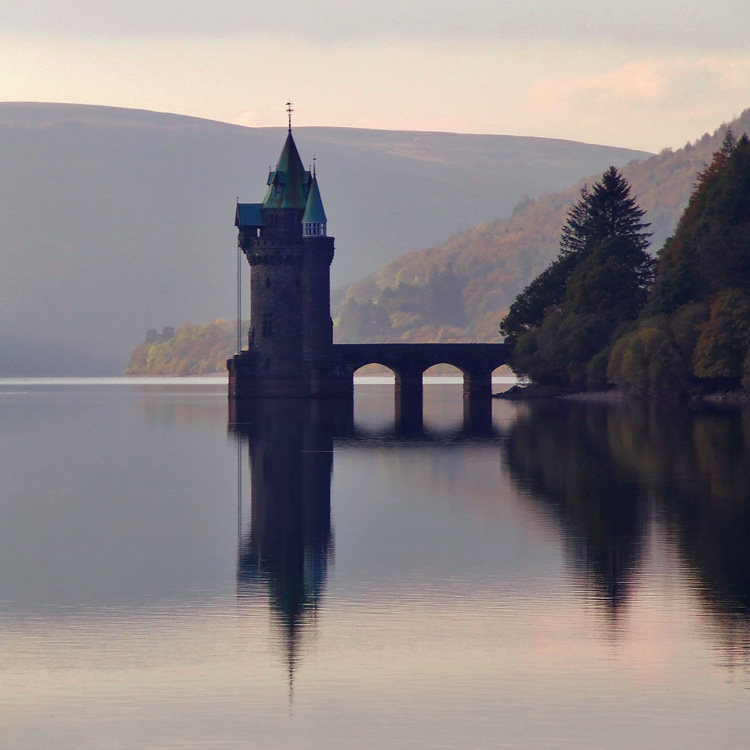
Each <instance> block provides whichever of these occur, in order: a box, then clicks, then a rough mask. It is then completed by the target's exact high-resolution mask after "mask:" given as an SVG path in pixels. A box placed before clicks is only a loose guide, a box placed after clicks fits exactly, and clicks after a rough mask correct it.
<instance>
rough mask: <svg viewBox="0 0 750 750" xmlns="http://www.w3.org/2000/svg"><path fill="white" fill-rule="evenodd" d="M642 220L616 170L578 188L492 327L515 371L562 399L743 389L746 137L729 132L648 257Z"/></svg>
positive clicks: (748, 211)
mask: <svg viewBox="0 0 750 750" xmlns="http://www.w3.org/2000/svg"><path fill="white" fill-rule="evenodd" d="M644 215H645V211H644V210H643V209H642V208H640V206H638V204H637V202H636V201H635V199H634V198H633V197H632V196H631V194H630V185H629V183H628V182H627V180H625V178H624V177H623V176H622V175H621V174H620V173H619V172H618V170H617V169H615V168H614V167H612V168H611V169H610V170H608V171H607V172H605V174H604V175H603V176H602V179H601V180H600V181H599V182H597V183H595V184H594V185H593V187H592V188H591V189H590V190H589V189H588V188H586V187H584V188H583V189H582V191H581V198H580V199H579V201H578V202H577V203H576V204H574V205H573V207H572V208H571V209H570V210H569V212H568V218H567V221H566V223H565V225H564V227H563V230H562V234H561V241H560V250H559V253H558V256H557V258H556V259H555V260H554V261H553V262H552V263H551V264H550V265H549V266H548V267H547V268H546V269H545V270H544V271H543V272H542V273H541V274H539V276H537V277H536V278H535V279H534V280H533V281H532V282H531V283H530V284H529V285H528V286H527V287H526V288H525V289H524V290H523V292H521V294H519V295H518V297H517V298H516V300H515V301H514V303H513V304H512V305H511V307H510V310H509V311H508V314H507V315H506V316H505V317H504V318H503V319H502V321H501V324H500V332H501V333H502V334H504V336H505V340H506V342H508V343H511V344H513V345H514V350H513V357H512V361H511V367H512V369H513V370H514V372H515V373H516V374H518V375H523V376H526V377H528V378H529V379H530V380H531V381H532V382H533V383H534V384H538V385H543V386H550V387H554V388H557V389H559V391H560V392H566V391H583V390H601V389H606V388H610V387H614V386H617V387H619V388H620V389H622V390H624V391H627V392H630V393H634V394H637V395H642V396H666V395H669V396H684V395H702V394H706V393H712V394H715V393H722V392H723V393H727V392H732V391H737V390H739V389H742V388H744V389H750V139H748V137H747V135H743V136H742V137H740V138H739V139H737V138H736V137H735V136H734V133H733V131H732V129H731V128H727V130H726V132H725V134H724V138H723V141H722V144H721V147H720V148H719V149H718V150H717V151H716V152H715V153H714V154H713V157H712V159H711V161H710V163H709V164H708V165H707V166H706V167H705V168H704V169H703V171H701V172H700V174H699V175H698V177H697V181H696V184H695V189H694V191H693V193H692V195H691V196H690V200H689V202H688V205H687V207H686V209H685V211H684V212H683V214H682V217H681V218H680V220H679V222H678V225H677V229H676V231H675V233H674V235H673V236H671V237H669V238H668V239H667V240H666V241H665V242H664V244H663V245H662V247H661V249H660V250H659V251H658V253H657V259H656V260H655V259H654V258H653V257H652V256H651V255H650V254H649V253H648V252H647V248H648V245H649V242H650V236H651V234H650V232H649V231H648V228H649V225H648V223H647V222H644V221H643V218H644Z"/></svg>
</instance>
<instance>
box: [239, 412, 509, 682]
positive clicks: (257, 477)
mask: <svg viewBox="0 0 750 750" xmlns="http://www.w3.org/2000/svg"><path fill="white" fill-rule="evenodd" d="M235 417H236V418H239V419H241V421H237V422H232V423H231V424H230V432H231V433H232V434H233V435H234V436H235V438H236V439H237V440H238V444H239V445H244V444H245V443H246V444H247V450H248V455H249V464H250V477H251V478H250V497H251V509H250V523H249V529H243V528H242V524H243V513H242V509H241V504H242V503H243V490H242V479H241V478H242V468H241V466H238V488H239V500H238V502H239V504H240V512H239V524H240V534H239V537H240V538H239V553H238V568H237V590H238V596H239V597H240V599H241V600H250V599H252V598H254V597H255V596H256V595H257V594H258V593H259V592H263V593H265V594H266V595H267V597H268V601H269V608H270V612H271V616H272V619H273V621H274V623H275V627H276V632H277V637H278V639H279V646H280V648H281V650H282V651H283V653H284V658H285V661H286V663H287V666H288V669H289V679H290V685H291V681H292V680H293V677H294V669H295V666H296V664H297V662H298V660H299V658H300V655H301V654H302V652H303V651H304V633H305V631H306V626H307V625H309V624H311V623H314V622H315V620H316V615H317V612H318V609H319V607H320V603H321V600H322V597H323V594H324V591H325V586H326V579H327V575H328V569H329V567H330V566H331V565H332V564H333V549H334V544H333V530H332V523H331V477H332V471H333V455H334V439H335V440H336V442H337V444H338V445H342V444H349V445H352V444H354V445H358V446H361V447H362V448H364V449H371V448H373V447H374V446H376V445H381V446H382V445H389V446H398V445H403V444H405V443H406V444H409V445H413V444H415V443H424V444H426V445H430V444H436V443H440V444H453V443H455V442H456V441H462V440H467V439H468V440H472V441H476V440H481V439H482V438H484V439H490V440H494V438H495V437H496V433H495V431H494V430H493V428H492V425H491V411H490V408H489V405H488V407H487V408H484V409H475V410H474V411H473V412H471V413H469V412H468V410H467V413H466V414H465V416H464V420H463V422H462V424H461V426H456V427H454V428H453V429H450V430H447V431H445V430H444V431H440V432H435V431H433V430H430V429H426V428H425V425H424V422H423V415H422V410H421V408H420V409H419V410H415V411H414V414H413V415H412V414H411V412H410V411H409V410H408V409H396V410H395V413H394V418H393V420H392V421H390V422H388V423H386V424H385V425H381V426H380V427H379V428H375V429H372V428H368V427H366V426H363V425H357V424H356V423H355V421H354V405H353V403H352V402H347V401H343V402H336V401H333V402H309V401H305V400H300V401H287V400H282V399H272V400H259V401H257V402H251V403H250V404H248V405H247V406H246V407H244V408H243V411H242V412H241V413H240V414H238V415H235ZM238 460H240V461H241V454H240V458H239V459H238Z"/></svg>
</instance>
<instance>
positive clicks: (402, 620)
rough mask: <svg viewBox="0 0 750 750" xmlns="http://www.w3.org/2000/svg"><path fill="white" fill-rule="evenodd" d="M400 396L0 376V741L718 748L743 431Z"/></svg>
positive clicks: (612, 413) (740, 638) (742, 733)
mask: <svg viewBox="0 0 750 750" xmlns="http://www.w3.org/2000/svg"><path fill="white" fill-rule="evenodd" d="M425 390H426V410H425V427H424V430H423V431H421V432H419V431H417V432H416V433H415V432H413V431H412V432H409V431H408V430H401V431H399V429H397V428H396V426H395V425H394V422H393V419H392V416H391V415H392V414H393V406H392V386H382V385H371V384H362V383H360V384H359V385H358V386H357V394H356V403H355V409H354V415H353V419H352V415H351V414H346V413H340V412H339V411H337V410H332V409H324V410H316V409H315V408H314V407H313V406H310V405H307V404H306V405H304V406H303V407H301V405H300V404H299V403H294V404H285V403H284V402H282V403H280V404H279V403H277V404H276V405H275V406H271V407H268V406H266V407H261V408H260V410H259V411H258V412H257V414H256V415H255V417H253V418H250V419H248V421H247V422H245V423H244V424H242V425H239V426H235V427H232V428H230V427H229V426H228V424H227V404H226V389H225V384H224V383H223V381H211V380H205V381H184V382H177V383H175V382H173V381H163V382H161V383H157V384H153V383H148V382H146V383H144V382H138V381H132V382H127V381H125V382H123V381H120V382H118V383H108V382H107V381H99V382H95V383H93V384H92V383H85V382H82V381H78V382H76V381H69V382H67V383H54V382H39V381H36V382H34V381H22V380H16V381H0V415H1V416H0V455H1V456H2V462H3V471H2V473H1V474H0V512H1V513H2V519H3V521H2V524H1V525H0V665H1V668H2V672H3V682H4V689H3V691H2V692H1V693H0V726H1V727H2V736H3V742H4V743H5V746H7V747H14V748H15V747H19V748H42V747H45V748H46V747H55V748H64V749H67V748H80V747H86V746H92V747H97V748H106V749H110V748H118V749H119V748H176V747H181V748H182V747H189V748H193V747H212V748H222V747H257V748H289V747H305V748H310V747H320V748H339V747H341V748H344V747H362V748H382V747H397V748H428V747H429V748H435V747H443V748H466V747H482V748H495V747H498V748H499V747H513V748H539V747H550V746H556V747H569V748H577V749H578V748H601V747H614V748H632V747H639V748H706V747H732V748H734V747H742V746H743V743H744V742H745V739H746V737H747V736H748V731H749V730H750V718H749V716H750V715H749V714H748V712H747V705H748V698H747V696H748V688H749V687H750V662H748V657H747V654H748V653H749V651H748V647H749V646H750V638H749V634H750V630H749V629H748V615H749V611H748V604H749V603H750V587H749V585H748V584H749V583H750V578H749V573H750V565H749V564H748V562H749V561H748V552H747V549H748V548H747V543H746V540H747V533H748V530H750V529H749V528H748V527H749V526H750V514H749V513H748V499H749V498H750V478H749V477H748V468H747V467H748V466H750V460H749V459H750V456H749V455H748V454H749V453H750V440H749V439H748V424H750V421H749V419H748V417H750V415H749V414H748V413H746V411H743V410H741V409H726V410H722V409H707V408H690V409H683V408H677V407H672V406H657V405H649V404H642V403H624V404H618V405H602V404H581V403H556V404H554V405H546V406H534V405H530V404H516V403H501V402H495V403H494V404H493V410H494V411H493V423H492V424H493V426H492V428H491V429H490V430H487V429H473V428H472V425H471V424H469V425H465V424H464V421H463V416H462V404H461V397H460V387H459V386H455V385H428V386H427V387H426V389H425ZM290 414H291V415H292V417H293V418H292V419H289V415H290Z"/></svg>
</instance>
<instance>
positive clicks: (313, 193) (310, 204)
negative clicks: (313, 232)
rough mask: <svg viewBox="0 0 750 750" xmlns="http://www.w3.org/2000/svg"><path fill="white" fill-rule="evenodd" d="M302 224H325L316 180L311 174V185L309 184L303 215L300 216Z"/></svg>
mask: <svg viewBox="0 0 750 750" xmlns="http://www.w3.org/2000/svg"><path fill="white" fill-rule="evenodd" d="M302 222H303V223H305V222H311V223H313V224H325V223H326V212H325V210H324V208H323V200H322V198H321V197H320V190H319V189H318V178H317V177H316V176H315V175H314V174H313V178H312V183H311V184H310V194H309V195H308V196H307V205H306V206H305V213H304V215H303V216H302Z"/></svg>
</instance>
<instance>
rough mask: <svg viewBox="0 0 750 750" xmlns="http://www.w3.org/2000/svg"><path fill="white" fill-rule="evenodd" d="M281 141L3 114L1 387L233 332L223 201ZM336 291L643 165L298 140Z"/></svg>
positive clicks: (339, 132)
mask: <svg viewBox="0 0 750 750" xmlns="http://www.w3.org/2000/svg"><path fill="white" fill-rule="evenodd" d="M283 134H284V128H244V127H239V126H233V125H227V124H223V123H218V122H212V121H208V120H201V119H197V118H191V117H183V116H178V115H171V114H162V113H156V112H146V111H140V110H127V109H116V108H110V107H93V106H82V105H64V104H28V103H27V104H24V103H4V104H2V103H0V164H1V165H2V167H1V168H0V230H1V232H2V240H1V241H2V251H1V252H0V375H2V374H5V375H10V374H26V375H29V374H62V373H65V374H74V373H78V374H100V373H101V374H106V373H113V374H114V373H120V372H122V371H123V369H124V368H125V363H126V361H127V358H128V353H129V352H130V351H131V350H132V349H133V347H134V346H136V344H137V343H138V342H139V341H140V340H142V337H143V335H144V332H145V331H146V330H147V329H149V328H152V327H154V326H164V325H172V326H179V325H181V324H182V323H184V322H188V321H205V320H214V319H217V318H220V317H224V318H231V317H233V315H234V294H235V292H234V289H235V285H234V274H235V249H234V248H235V244H236V234H235V231H234V228H233V226H232V220H233V210H234V202H235V198H236V197H239V198H240V199H241V200H244V201H249V202H253V201H258V200H261V199H262V197H263V194H264V189H265V179H266V174H267V169H268V167H269V165H272V164H274V162H275V159H276V158H277V156H278V154H279V151H280V149H281V145H282V142H283ZM295 137H296V140H297V143H298V145H299V148H300V151H301V153H302V156H303V158H304V159H305V160H306V161H308V162H309V161H311V160H312V158H313V155H315V156H317V160H318V161H317V163H318V175H319V178H320V183H321V189H322V192H323V199H324V202H325V206H326V211H327V213H328V217H329V228H330V231H331V233H332V234H333V235H335V236H336V245H337V254H336V259H335V261H334V264H333V269H332V277H333V283H334V285H338V286H342V285H344V284H348V283H349V282H352V281H353V280H354V279H356V278H358V277H361V276H362V275H363V274H365V273H370V272H372V271H375V270H376V269H377V268H379V267H381V266H383V265H384V264H387V263H389V262H390V261H392V260H394V259H395V258H397V257H399V256H400V255H402V254H403V253H404V252H406V251H408V250H413V249H415V248H419V247H426V246H428V245H432V244H435V243H437V242H440V241H442V240H443V239H444V238H445V237H447V236H450V235H451V234H454V233H455V232H457V231H459V230H460V229H462V228H467V227H471V226H474V225H475V224H477V223H478V222H482V221H483V222H492V220H494V219H496V218H502V217H506V216H509V215H510V214H511V212H512V210H513V207H514V206H515V205H516V204H518V202H519V201H520V200H522V199H523V197H524V196H525V195H526V196H530V197H532V198H533V197H536V196H539V195H541V194H545V193H549V192H552V191H554V190H559V189H561V188H563V187H565V186H566V185H569V184H571V183H572V182H574V181H575V180H577V179H579V178H580V176H581V175H585V174H591V173H593V172H595V171H597V170H602V169H604V168H605V167H606V166H607V165H609V164H615V165H623V164H625V163H628V162H630V161H632V160H633V159H638V158H644V157H646V156H647V154H645V153H643V152H636V151H630V150H628V149H619V148H609V147H605V146H591V145H586V144H581V143H573V142H570V141H560V140H552V139H542V138H519V137H511V136H481V135H459V134H450V133H416V132H391V131H375V130H355V129H346V128H298V129H296V130H295Z"/></svg>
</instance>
